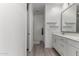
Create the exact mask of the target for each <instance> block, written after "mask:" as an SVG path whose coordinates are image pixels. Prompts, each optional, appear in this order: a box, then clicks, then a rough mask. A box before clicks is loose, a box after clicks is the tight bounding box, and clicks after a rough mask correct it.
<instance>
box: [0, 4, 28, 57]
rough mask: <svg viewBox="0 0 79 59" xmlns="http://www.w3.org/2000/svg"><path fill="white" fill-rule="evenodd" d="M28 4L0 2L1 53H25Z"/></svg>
mask: <svg viewBox="0 0 79 59" xmlns="http://www.w3.org/2000/svg"><path fill="white" fill-rule="evenodd" d="M26 11H27V10H26V4H0V55H18V56H19V55H25V53H26V51H25V49H26V45H25V43H26V37H27V34H26V31H27V29H26V28H25V26H26V22H27V12H26Z"/></svg>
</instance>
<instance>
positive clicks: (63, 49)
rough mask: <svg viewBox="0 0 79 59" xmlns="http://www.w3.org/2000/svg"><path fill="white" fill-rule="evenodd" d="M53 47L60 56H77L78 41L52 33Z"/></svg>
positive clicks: (78, 49)
mask: <svg viewBox="0 0 79 59" xmlns="http://www.w3.org/2000/svg"><path fill="white" fill-rule="evenodd" d="M53 37H54V48H55V49H56V50H57V52H58V53H59V54H60V55H62V56H79V41H75V40H72V39H70V38H66V37H62V36H58V35H53Z"/></svg>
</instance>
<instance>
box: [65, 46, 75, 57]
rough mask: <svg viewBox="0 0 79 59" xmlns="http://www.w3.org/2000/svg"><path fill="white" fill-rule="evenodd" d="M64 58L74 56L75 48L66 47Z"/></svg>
mask: <svg viewBox="0 0 79 59" xmlns="http://www.w3.org/2000/svg"><path fill="white" fill-rule="evenodd" d="M66 56H76V48H75V47H73V46H71V45H67V48H66Z"/></svg>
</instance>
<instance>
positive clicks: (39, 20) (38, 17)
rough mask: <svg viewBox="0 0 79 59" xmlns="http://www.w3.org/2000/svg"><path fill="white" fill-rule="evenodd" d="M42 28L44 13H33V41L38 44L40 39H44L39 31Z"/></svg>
mask: <svg viewBox="0 0 79 59" xmlns="http://www.w3.org/2000/svg"><path fill="white" fill-rule="evenodd" d="M42 28H44V14H35V15H34V43H35V44H39V43H40V41H43V40H44V36H42V34H41V31H42Z"/></svg>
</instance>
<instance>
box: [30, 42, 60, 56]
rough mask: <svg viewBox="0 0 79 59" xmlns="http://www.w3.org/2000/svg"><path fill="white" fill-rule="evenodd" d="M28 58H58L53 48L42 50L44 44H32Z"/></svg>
mask: <svg viewBox="0 0 79 59" xmlns="http://www.w3.org/2000/svg"><path fill="white" fill-rule="evenodd" d="M29 56H60V55H59V54H58V53H57V52H56V51H55V50H54V49H53V48H44V43H43V42H40V44H34V48H33V51H32V53H29Z"/></svg>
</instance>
